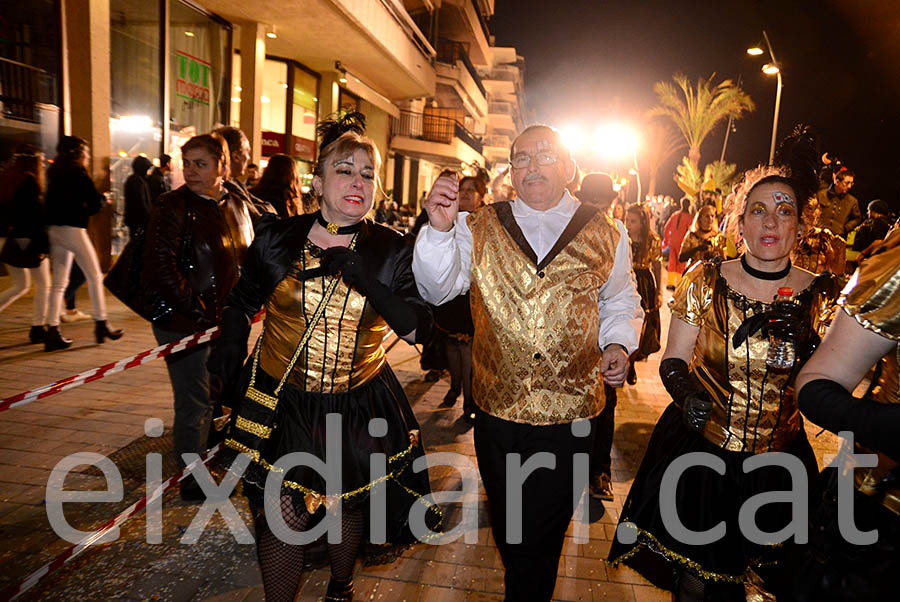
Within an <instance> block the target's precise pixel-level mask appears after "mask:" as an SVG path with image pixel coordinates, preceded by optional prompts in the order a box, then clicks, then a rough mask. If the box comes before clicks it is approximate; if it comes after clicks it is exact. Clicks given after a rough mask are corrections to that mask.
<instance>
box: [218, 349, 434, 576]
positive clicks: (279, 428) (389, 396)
mask: <svg viewBox="0 0 900 602" xmlns="http://www.w3.org/2000/svg"><path fill="white" fill-rule="evenodd" d="M248 363H249V362H248ZM277 383H278V381H277V380H276V379H274V378H272V377H271V376H270V375H268V374H266V373H264V372H263V371H262V370H257V373H256V382H255V388H256V389H258V390H260V391H263V392H266V393H271V392H272V391H273V390H274V388H275V387H276V385H277ZM265 412H266V408H264V407H262V406H260V405H259V404H257V403H256V402H255V401H253V400H251V399H244V400H243V402H242V404H241V407H239V408H236V409H235V411H234V412H233V419H232V423H231V424H230V425H229V435H228V438H227V439H226V445H227V447H226V449H225V453H224V461H225V464H226V466H230V465H231V463H232V462H233V461H234V459H235V458H236V457H237V455H238V453H239V452H238V450H237V449H235V448H241V446H242V445H246V447H247V448H249V449H250V455H252V456H253V455H255V456H256V458H255V459H254V461H252V462H251V463H250V465H249V466H248V468H247V470H246V471H245V472H244V477H243V484H244V486H243V493H244V494H245V495H246V496H247V497H248V498H249V500H250V503H251V506H253V507H254V508H256V509H258V508H261V507H262V506H263V504H264V502H265V499H264V490H265V484H266V479H267V477H269V475H270V474H271V473H272V471H273V470H275V471H279V468H284V469H285V470H284V471H283V475H284V480H283V482H282V486H281V492H280V495H281V496H284V495H288V496H290V497H291V498H292V500H293V502H294V507H295V509H296V511H297V512H298V513H300V512H303V511H308V512H309V513H310V514H311V515H312V517H313V520H312V521H310V523H309V525H308V528H311V527H313V526H314V525H315V524H316V523H317V522H318V521H320V520H321V519H322V518H324V516H325V514H326V512H327V507H328V506H330V505H331V504H332V503H333V501H334V495H333V493H334V492H333V491H331V492H330V491H329V490H328V488H327V486H326V478H325V476H323V475H322V474H320V473H319V472H318V471H316V470H314V469H313V468H311V467H309V466H305V465H303V466H292V467H290V466H289V465H282V466H280V467H279V466H278V462H279V459H283V458H285V456H287V455H288V454H292V453H296V452H305V453H308V454H311V455H312V456H314V457H315V458H317V459H319V460H322V461H323V462H326V464H327V463H329V462H330V463H331V465H330V466H334V468H333V470H334V472H335V473H337V472H338V471H339V473H340V486H339V488H332V489H334V490H337V491H340V498H341V505H342V508H343V510H344V511H346V510H352V509H355V508H360V509H361V510H362V511H363V513H364V514H365V516H366V518H367V521H371V520H373V519H378V518H379V517H373V516H370V504H369V503H368V502H369V498H370V494H371V493H372V490H373V487H378V488H379V490H378V491H379V493H380V492H382V491H383V496H384V499H385V500H386V512H385V518H384V520H385V524H386V529H385V534H386V543H385V544H378V545H370V546H364V547H365V549H364V550H363V552H362V554H363V556H364V557H365V558H366V560H368V561H371V562H382V561H384V560H386V559H389V558H391V557H392V556H395V555H396V554H397V553H398V552H399V551H402V549H403V548H404V547H407V546H408V545H410V544H412V543H415V541H416V538H415V536H414V535H413V533H412V532H411V530H410V527H409V516H410V510H411V509H412V507H413V506H414V505H416V504H422V505H423V508H422V509H423V510H424V512H425V524H426V525H427V526H428V527H429V529H431V530H433V531H438V530H439V529H440V524H441V519H442V514H441V511H440V509H439V508H438V507H437V506H436V505H434V504H431V503H429V502H427V501H426V500H425V499H424V498H423V496H425V495H428V494H430V493H431V488H430V485H429V481H428V471H427V470H424V469H423V470H420V471H419V472H415V471H414V470H413V462H414V461H415V460H416V459H417V458H420V457H422V456H423V455H424V449H423V446H422V443H421V441H420V438H419V424H418V422H417V421H416V417H415V415H414V414H413V411H412V408H411V407H410V405H409V401H408V400H407V398H406V395H405V394H404V392H403V389H402V387H401V386H400V383H399V382H398V381H397V378H396V377H395V376H394V373H393V371H392V370H391V369H390V367H389V366H388V365H387V364H385V366H384V368H383V369H382V370H381V372H380V373H379V374H378V376H376V377H375V378H374V379H372V380H371V381H369V382H368V383H366V384H364V385H362V386H360V387H358V388H356V389H353V390H351V391H348V392H345V393H308V392H304V391H301V390H299V389H297V388H295V387H292V386H290V385H285V386H284V388H283V389H282V391H281V394H280V396H279V399H278V404H277V407H276V409H275V411H274V412H273V413H272V414H273V415H272V416H271V417H269V420H270V421H271V429H272V430H271V433H270V434H269V435H268V437H267V438H258V437H254V436H252V435H250V434H248V433H247V432H245V431H244V430H242V429H239V428H238V427H239V426H240V420H241V418H242V417H243V419H245V420H247V419H248V418H249V420H251V421H252V422H254V423H257V424H259V423H263V424H265V421H266V419H267V417H266V416H265ZM330 414H333V415H335V416H334V417H332V418H331V419H330V420H331V421H332V422H329V418H328V416H329V415H330ZM338 418H339V420H336V419H338ZM375 418H381V419H383V420H384V422H383V423H381V424H379V422H380V421H376V422H375V423H373V424H372V426H371V427H370V422H371V421H372V419H375ZM244 424H245V425H246V424H247V423H246V422H245V423H244ZM329 424H331V425H332V427H331V428H330V429H329V427H328V426H327V425H329ZM385 424H386V426H387V428H386V429H384V425H385ZM370 428H371V430H370ZM326 433H328V436H335V435H339V437H340V439H339V443H338V442H337V441H334V442H332V441H329V440H328V439H327V437H326ZM235 441H238V443H237V444H236V443H235ZM254 441H256V443H257V444H254V443H253V442H254ZM332 449H333V451H332ZM243 451H247V449H244V450H243ZM253 451H256V452H258V453H257V454H254V453H253ZM329 452H330V453H329ZM335 453H336V454H337V455H339V457H337V456H336V455H335ZM382 458H383V459H382ZM379 462H384V464H383V465H386V470H380V466H382V465H380V464H379ZM373 464H374V465H375V473H374V477H373V473H372V467H373ZM279 472H280V471H279ZM326 494H331V495H330V497H329V496H328V495H326ZM366 532H367V533H368V532H369V530H368V529H366Z"/></svg>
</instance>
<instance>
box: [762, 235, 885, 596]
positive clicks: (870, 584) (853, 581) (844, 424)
mask: <svg viewBox="0 0 900 602" xmlns="http://www.w3.org/2000/svg"><path fill="white" fill-rule="evenodd" d="M898 235H900V232H898V233H895V234H894V235H893V236H892V237H889V238H888V239H887V240H885V241H884V242H883V243H882V244H881V245H880V246H879V248H877V249H876V250H875V252H874V253H873V254H871V256H870V257H868V258H866V259H865V260H864V261H863V262H862V263H861V264H860V267H859V269H857V270H856V272H855V273H854V275H853V277H852V278H851V280H850V282H849V283H848V285H847V288H845V289H844V291H843V293H842V294H841V298H840V300H839V301H838V303H839V304H840V305H841V306H842V310H843V311H840V312H838V314H837V317H836V318H835V320H834V324H833V325H832V326H831V328H830V329H829V330H828V334H827V335H826V336H825V338H824V339H823V340H822V344H821V345H820V346H819V349H818V350H817V351H816V352H815V354H813V356H812V357H811V358H810V360H809V362H807V364H806V365H805V366H804V367H803V370H802V371H801V372H800V374H799V376H798V377H797V388H798V390H799V391H800V393H799V400H800V409H801V410H802V411H803V413H804V414H805V415H806V417H807V418H809V419H810V420H812V421H813V422H815V423H816V424H818V425H820V426H822V427H824V428H826V429H828V430H829V431H832V432H834V433H839V432H841V431H851V432H852V433H853V435H854V440H855V442H856V451H855V453H856V454H877V457H878V465H877V466H875V467H868V468H857V469H856V470H855V471H854V475H853V480H854V487H855V492H854V495H853V499H852V502H853V515H852V516H853V524H854V525H855V528H856V529H857V530H859V531H862V532H870V531H872V530H877V532H878V539H877V541H875V542H872V543H869V544H867V545H857V544H854V543H851V542H848V541H847V539H846V537H845V534H843V533H842V528H841V526H840V525H839V519H838V500H839V494H838V478H839V477H838V471H839V468H831V467H829V468H826V469H825V470H824V471H823V472H822V476H821V477H820V480H819V483H818V485H819V486H818V488H816V491H815V493H814V496H813V500H814V503H813V506H812V508H811V510H810V531H809V535H810V539H809V546H808V549H806V550H805V554H804V555H803V556H802V558H801V560H800V562H799V564H792V565H790V568H789V570H790V571H791V575H792V579H793V588H792V590H793V591H791V593H790V595H789V596H788V595H786V596H782V597H779V600H782V599H784V600H798V601H800V600H802V601H803V602H807V601H809V602H812V601H814V600H815V601H817V602H820V601H821V602H837V601H839V600H840V601H842V602H843V601H846V602H851V601H852V602H863V601H869V600H890V599H891V598H894V599H896V596H897V589H898V587H897V586H898V575H900V470H898V465H900V366H898V351H900V349H898V346H897V342H898V341H900V246H896V243H897V241H898V238H900V236H898ZM892 239H893V240H892ZM873 364H878V365H879V369H878V370H877V371H876V374H878V375H879V376H878V378H877V381H876V383H874V384H875V386H874V387H871V388H870V389H869V392H868V393H867V395H866V396H865V397H863V398H862V399H859V398H856V397H854V396H853V394H852V393H851V391H853V389H854V388H856V386H857V385H858V384H859V382H860V381H861V380H862V378H863V377H864V376H865V375H866V373H867V372H868V370H869V368H870V367H872V365H873ZM850 501H851V500H849V499H846V500H842V501H841V504H844V505H848V504H849V503H850ZM845 510H846V511H847V512H848V513H849V507H847V506H845Z"/></svg>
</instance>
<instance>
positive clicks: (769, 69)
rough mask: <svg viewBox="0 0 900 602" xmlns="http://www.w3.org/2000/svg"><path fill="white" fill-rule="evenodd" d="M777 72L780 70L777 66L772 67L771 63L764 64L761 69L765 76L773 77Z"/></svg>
mask: <svg viewBox="0 0 900 602" xmlns="http://www.w3.org/2000/svg"><path fill="white" fill-rule="evenodd" d="M779 71H780V69H778V65H773V64H772V63H766V64H765V65H763V68H762V72H763V73H765V74H766V75H775V74H776V73H778V72H779Z"/></svg>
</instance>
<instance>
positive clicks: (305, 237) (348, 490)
mask: <svg viewBox="0 0 900 602" xmlns="http://www.w3.org/2000/svg"><path fill="white" fill-rule="evenodd" d="M363 127H364V117H363V116H362V115H360V114H352V113H351V114H350V115H349V116H346V117H343V118H341V119H339V120H336V121H328V122H325V123H324V124H323V125H322V126H320V134H321V135H322V141H321V147H320V148H321V151H320V156H319V161H318V163H317V165H316V169H315V176H314V178H313V188H314V190H315V192H316V196H317V197H318V200H319V202H320V205H321V209H320V211H318V212H316V213H314V214H305V215H298V216H295V217H291V218H287V219H283V220H276V219H275V218H274V216H271V217H269V218H265V219H264V221H262V222H261V224H260V226H259V227H258V228H257V233H256V238H255V239H254V242H253V245H252V246H251V247H250V249H249V250H248V252H247V258H246V259H245V261H244V264H243V266H242V270H241V278H240V281H239V282H238V284H237V285H236V286H235V288H234V290H233V291H232V293H231V295H230V296H229V299H228V306H227V309H226V310H225V316H224V319H223V322H224V323H223V330H222V335H221V338H220V340H219V342H218V344H217V346H216V349H215V350H214V352H213V357H212V358H211V359H210V372H211V373H212V374H213V375H215V376H218V377H219V378H220V379H222V380H223V381H224V382H223V383H222V386H223V389H224V390H225V391H230V390H236V391H237V392H238V393H237V397H243V399H242V400H240V401H239V402H238V404H236V405H237V407H236V408H235V410H234V412H233V416H234V418H233V419H232V423H231V425H230V427H229V432H228V438H227V439H226V442H225V443H226V446H227V451H226V462H231V461H233V459H234V457H235V456H237V454H238V452H243V453H245V454H247V455H248V456H249V457H250V458H251V459H252V461H251V463H250V465H249V467H248V468H247V470H246V472H245V473H244V475H243V478H244V488H243V491H244V493H245V494H246V495H247V496H248V498H249V499H250V502H251V508H252V509H253V512H254V518H255V520H256V529H257V552H258V557H259V563H260V568H261V570H262V575H263V585H264V587H265V594H266V600H269V601H270V602H271V601H276V600H293V598H294V595H295V594H296V591H297V587H298V585H299V583H300V577H301V571H302V569H303V564H304V547H305V546H302V545H291V544H289V543H287V542H284V541H282V540H281V539H280V538H279V537H278V536H277V534H276V533H275V532H273V525H277V526H281V525H283V524H286V525H287V526H288V527H289V528H290V529H292V530H294V531H306V530H308V529H310V528H312V527H313V526H314V525H315V524H317V523H318V521H320V520H323V519H327V520H331V519H332V518H333V517H334V516H335V506H336V505H338V502H340V504H339V508H340V513H339V520H340V532H341V543H339V544H333V543H329V544H328V557H329V563H330V565H331V581H330V583H329V585H328V593H327V594H326V600H351V599H352V596H353V581H352V574H353V567H354V563H355V560H356V558H357V555H358V553H359V552H360V551H361V545H362V540H363V536H364V534H365V533H367V529H368V527H367V524H368V523H369V521H370V520H371V521H383V523H384V525H385V531H384V535H385V540H386V542H387V544H396V545H408V544H409V543H411V542H412V541H413V537H412V534H411V532H410V528H409V525H408V520H409V513H410V508H411V507H412V506H413V505H414V504H425V505H426V507H427V508H426V511H425V512H426V524H428V525H429V527H435V526H436V525H437V524H438V523H439V522H440V511H439V509H438V508H437V507H435V506H433V505H428V504H427V503H426V502H425V501H424V500H423V499H420V496H422V495H424V494H428V493H430V489H429V483H428V474H427V471H421V472H413V469H412V462H413V461H414V460H415V459H416V458H418V457H421V456H422V455H423V448H422V444H421V443H420V442H419V436H418V434H419V426H418V424H417V422H416V418H415V416H414V415H413V412H412V409H411V408H410V406H409V402H408V401H407V399H406V396H405V395H404V393H403V389H402V388H401V387H400V384H399V383H398V382H397V379H396V377H395V376H394V373H393V372H392V370H391V368H390V366H388V364H387V363H386V361H385V352H384V349H383V347H382V339H383V338H384V336H385V334H386V333H387V330H388V328H390V329H392V330H393V331H394V332H395V333H396V334H397V335H399V336H401V337H402V338H404V339H406V340H407V341H410V342H413V341H422V340H423V339H424V338H427V336H428V331H429V329H430V323H431V319H430V313H429V311H428V309H427V307H426V305H425V303H424V302H423V301H422V300H421V299H420V298H419V295H418V293H417V291H416V285H415V282H414V280H413V274H412V269H411V265H410V262H411V260H412V246H411V245H408V244H405V242H404V240H403V238H402V237H401V235H400V234H398V233H396V232H394V231H393V230H391V229H389V228H386V227H383V226H381V225H379V224H375V223H373V222H371V221H369V220H366V219H365V216H366V214H367V213H368V212H369V210H370V209H371V208H372V202H373V197H374V192H375V188H376V179H377V173H378V167H379V159H380V158H379V155H378V150H377V149H376V147H375V145H374V143H373V142H372V140H371V139H369V138H366V137H363V136H362V135H361V134H362V132H363ZM262 307H265V309H266V316H265V321H264V323H263V330H262V333H261V334H260V337H259V340H258V341H257V344H256V348H255V350H254V351H253V353H252V355H251V357H250V359H249V360H248V361H247V365H246V366H245V367H244V370H243V373H242V374H241V377H240V380H241V383H240V385H235V384H234V383H232V382H229V381H230V380H237V379H236V378H234V376H233V375H236V374H238V373H241V370H240V365H241V363H242V362H243V361H244V358H245V357H246V344H247V337H248V335H249V331H250V319H251V318H252V317H253V316H254V314H256V313H257V312H258V311H259V309H260V308H262ZM248 381H249V382H248ZM228 397H232V396H230V395H229V396H228ZM336 417H337V418H339V419H340V421H339V423H338V426H337V428H336V429H334V428H333V423H334V421H335V418H336ZM375 419H379V420H375ZM335 437H340V439H339V442H340V446H339V447H338V448H337V449H339V450H340V459H339V460H337V461H338V462H339V464H338V467H339V469H340V470H339V472H340V483H339V485H338V486H337V487H335V485H334V484H332V483H331V482H328V483H327V489H326V481H325V478H324V477H323V476H322V475H320V474H318V473H317V472H315V471H313V470H312V469H310V468H309V467H307V466H293V467H291V466H285V467H284V468H282V467H281V466H279V465H278V464H277V463H278V461H279V459H281V458H283V457H284V456H285V455H286V454H290V453H292V452H306V453H308V454H312V455H313V456H315V457H316V458H318V459H319V460H322V461H334V459H333V456H332V454H333V452H334V451H335V449H334V448H335ZM326 444H327V445H326ZM326 449H327V450H328V451H327V453H326ZM381 454H383V455H381ZM379 463H384V465H386V470H384V472H381V469H380V468H379V465H380V464H379ZM270 475H272V477H273V478H275V477H277V478H281V477H283V479H284V480H283V483H282V485H281V488H280V494H277V495H276V496H269V495H268V494H267V495H265V496H264V495H263V493H264V488H265V484H266V480H267V478H268V477H269V476H270ZM379 475H381V476H379ZM375 485H378V489H377V490H375V489H373V486H375ZM376 492H377V493H379V494H381V493H383V495H384V498H382V499H386V504H387V512H386V517H385V516H377V515H374V514H373V515H372V516H369V511H370V504H369V497H370V493H372V495H373V496H374V495H375V494H376ZM272 512H280V514H281V517H273V516H272V515H271V513H272ZM278 518H280V519H281V520H277V522H274V523H273V522H272V521H273V520H274V519H278ZM282 520H283V523H282ZM276 530H277V529H276ZM389 549H393V546H392V547H391V548H388V547H387V546H380V547H377V546H373V548H372V550H373V551H376V552H380V553H381V555H382V557H383V555H384V553H385V552H387V551H389ZM367 551H369V550H368V549H367ZM308 560H309V559H308V558H307V561H308Z"/></svg>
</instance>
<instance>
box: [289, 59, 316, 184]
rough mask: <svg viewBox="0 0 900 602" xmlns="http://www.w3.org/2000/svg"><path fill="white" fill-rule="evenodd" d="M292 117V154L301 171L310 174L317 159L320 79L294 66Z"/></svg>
mask: <svg viewBox="0 0 900 602" xmlns="http://www.w3.org/2000/svg"><path fill="white" fill-rule="evenodd" d="M293 71H294V81H293V99H292V109H291V111H292V115H291V134H292V152H291V154H292V155H293V157H294V158H295V159H297V160H298V161H300V171H301V172H303V173H310V172H311V171H312V163H313V161H315V159H316V113H317V112H318V106H319V98H318V94H319V77H318V76H317V75H314V74H313V73H310V72H309V71H306V70H305V69H301V68H300V67H297V66H294V67H293Z"/></svg>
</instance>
